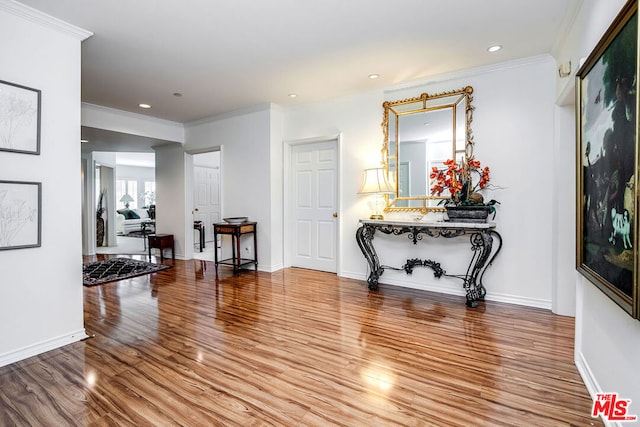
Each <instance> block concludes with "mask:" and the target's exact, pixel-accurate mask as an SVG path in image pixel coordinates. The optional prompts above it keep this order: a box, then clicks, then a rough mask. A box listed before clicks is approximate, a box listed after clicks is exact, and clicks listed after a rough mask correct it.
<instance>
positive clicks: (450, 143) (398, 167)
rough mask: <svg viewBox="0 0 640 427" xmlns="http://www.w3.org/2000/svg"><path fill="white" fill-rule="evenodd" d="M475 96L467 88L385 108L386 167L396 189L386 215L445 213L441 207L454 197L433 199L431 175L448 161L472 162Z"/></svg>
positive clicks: (388, 104) (470, 89) (389, 197)
mask: <svg viewBox="0 0 640 427" xmlns="http://www.w3.org/2000/svg"><path fill="white" fill-rule="evenodd" d="M472 94H473V88H472V87H471V86H466V87H464V88H462V89H460V90H453V91H450V92H443V93H438V94H435V95H430V94H426V93H423V94H422V95H420V96H419V97H417V98H409V99H403V100H400V101H393V102H390V101H386V102H384V103H383V104H382V107H383V108H384V116H383V120H382V131H383V133H384V145H383V146H382V161H383V163H384V165H385V168H386V169H387V174H388V177H389V181H390V182H391V184H392V186H393V187H394V188H395V193H394V194H390V195H388V197H387V204H386V208H385V211H387V212H389V211H420V212H422V213H427V212H429V211H442V210H444V208H441V207H438V203H439V202H440V201H441V200H442V199H447V198H449V197H448V196H444V195H443V196H431V188H430V178H429V174H430V172H431V170H432V168H433V167H437V168H438V169H440V168H444V161H445V160H447V159H456V160H458V161H460V160H461V159H463V158H464V159H467V158H471V157H473V135H472V132H471V121H472V119H473V109H474V107H473V106H472V105H471V101H472V100H473V97H472Z"/></svg>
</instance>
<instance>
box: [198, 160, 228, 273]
mask: <svg viewBox="0 0 640 427" xmlns="http://www.w3.org/2000/svg"><path fill="white" fill-rule="evenodd" d="M220 162H221V156H220V151H210V152H206V153H198V154H193V196H192V197H193V208H192V210H193V220H194V221H201V224H202V225H203V226H204V237H205V238H204V241H205V245H204V249H203V251H202V252H201V251H200V237H199V233H200V232H199V230H196V229H195V227H194V233H195V236H194V258H198V259H206V260H213V250H214V249H216V247H217V245H216V244H214V241H213V224H215V223H217V222H220V221H221V220H222V207H221V197H220V190H221V185H220V166H221V165H220Z"/></svg>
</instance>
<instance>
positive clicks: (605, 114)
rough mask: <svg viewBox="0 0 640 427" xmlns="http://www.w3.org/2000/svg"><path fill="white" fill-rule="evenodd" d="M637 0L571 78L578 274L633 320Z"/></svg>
mask: <svg viewBox="0 0 640 427" xmlns="http://www.w3.org/2000/svg"><path fill="white" fill-rule="evenodd" d="M637 76H638V0H632V1H629V2H627V4H626V5H625V6H624V7H623V9H622V11H621V12H620V13H619V14H618V16H617V17H616V19H615V20H614V21H613V23H612V24H611V26H610V27H609V29H608V30H607V32H606V33H605V34H604V36H603V37H602V39H601V40H600V41H599V43H598V44H597V46H596V47H595V49H594V51H593V52H592V53H591V55H589V57H588V58H587V60H586V61H585V62H584V64H583V65H582V67H580V69H579V70H578V72H577V74H576V84H577V90H576V95H577V100H576V107H577V111H576V117H577V139H578V141H577V186H578V188H577V209H576V215H577V221H576V224H577V239H576V240H577V248H576V252H577V258H576V263H577V268H578V271H579V272H580V273H581V274H582V275H584V276H585V277H586V278H587V279H588V280H589V281H591V282H592V283H594V284H595V285H596V286H597V287H598V288H600V290H602V291H603V292H604V293H605V294H606V295H607V296H608V297H610V298H611V299H612V300H613V301H615V302H616V303H617V304H618V305H619V306H620V307H621V308H622V309H624V310H625V311H626V312H627V313H628V314H629V315H631V316H633V317H635V318H638V316H639V314H640V313H639V308H638V302H639V296H638V274H639V273H640V272H639V271H638V262H639V258H638V244H639V242H640V239H639V238H638V235H639V234H640V233H638V231H639V229H638V224H639V221H638V220H639V218H638V216H639V215H638V214H640V212H639V211H638V128H637V121H636V120H637V111H638V96H637V81H636V80H637Z"/></svg>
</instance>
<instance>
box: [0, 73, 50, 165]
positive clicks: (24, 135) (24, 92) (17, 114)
mask: <svg viewBox="0 0 640 427" xmlns="http://www.w3.org/2000/svg"><path fill="white" fill-rule="evenodd" d="M40 97H41V92H40V91H39V90H38V89H32V88H30V87H26V86H22V85H19V84H15V83H9V82H5V81H2V80H0V151H11V152H14V153H24V154H40V108H41V107H40Z"/></svg>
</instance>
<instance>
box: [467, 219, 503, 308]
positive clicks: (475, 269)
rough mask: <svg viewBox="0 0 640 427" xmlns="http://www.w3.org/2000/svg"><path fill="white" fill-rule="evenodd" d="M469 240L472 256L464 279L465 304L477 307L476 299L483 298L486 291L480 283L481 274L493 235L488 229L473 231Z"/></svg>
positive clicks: (489, 251)
mask: <svg viewBox="0 0 640 427" xmlns="http://www.w3.org/2000/svg"><path fill="white" fill-rule="evenodd" d="M470 240H471V250H472V251H473V256H472V257H471V262H470V263H469V267H468V268H467V274H466V277H465V279H464V289H465V291H466V294H467V295H466V296H467V306H469V307H477V306H478V301H482V300H484V296H485V295H486V293H487V291H486V289H485V288H484V286H483V285H482V276H483V275H484V271H485V270H486V268H487V267H488V264H487V260H488V259H489V255H491V250H492V248H493V237H492V236H491V232H490V231H481V232H478V233H473V234H472V235H471V238H470ZM501 243H502V241H501ZM494 257H495V256H494ZM492 261H493V258H492Z"/></svg>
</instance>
